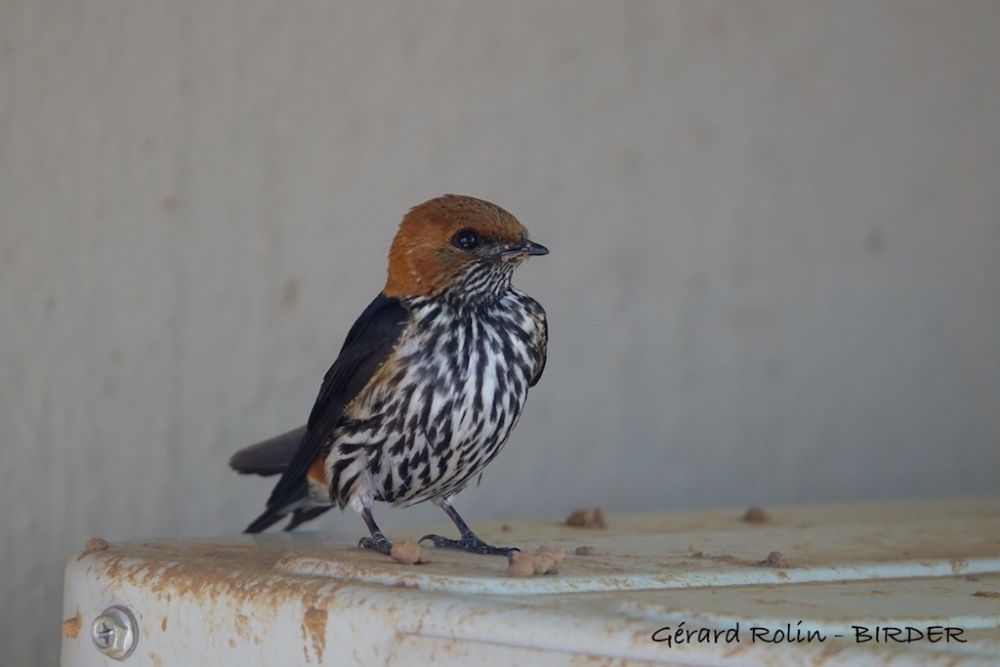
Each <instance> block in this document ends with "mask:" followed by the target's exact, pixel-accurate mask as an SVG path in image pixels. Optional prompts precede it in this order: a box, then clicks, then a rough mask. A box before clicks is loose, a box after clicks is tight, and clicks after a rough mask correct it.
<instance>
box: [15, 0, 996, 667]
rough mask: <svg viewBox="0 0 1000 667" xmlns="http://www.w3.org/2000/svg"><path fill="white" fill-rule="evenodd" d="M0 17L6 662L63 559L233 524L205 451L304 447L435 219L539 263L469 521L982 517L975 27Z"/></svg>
mask: <svg viewBox="0 0 1000 667" xmlns="http://www.w3.org/2000/svg"><path fill="white" fill-rule="evenodd" d="M0 15H2V19H0V306H2V337H0V372H2V378H3V381H2V382H0V424H2V428H3V430H2V433H3V442H2V449H0V475H2V478H0V507H2V508H3V519H2V524H0V562H2V563H3V571H2V575H0V577H2V586H0V594H2V598H0V602H2V605H0V609H3V612H2V613H0V615H2V617H3V620H4V622H3V623H2V624H0V643H2V644H0V645H2V651H3V655H4V658H3V662H4V663H5V664H11V665H15V664H16V665H28V664H46V663H48V664H52V663H54V662H55V660H56V645H57V642H58V638H59V632H58V622H59V620H60V618H59V598H60V586H61V581H60V579H61V576H62V566H63V563H64V562H65V561H66V560H67V558H68V557H69V556H70V554H71V553H72V552H73V551H74V550H76V549H78V548H79V547H81V546H82V544H83V542H84V541H85V539H86V538H88V537H90V536H92V535H101V536H104V537H107V538H109V539H125V538H133V539H134V538H146V537H153V536H192V535H206V534H232V533H235V532H238V531H239V530H240V529H241V528H242V527H243V526H244V524H245V523H246V522H247V521H248V520H249V519H251V518H252V517H253V516H254V515H255V514H256V512H257V511H258V509H259V508H260V506H261V504H262V503H263V501H264V498H265V496H266V494H267V491H268V489H269V482H267V481H262V480H258V479H241V478H238V477H236V476H235V475H233V474H231V473H230V472H229V471H228V470H227V469H226V465H225V462H226V459H227V457H228V455H229V454H230V452H232V451H233V450H234V449H236V448H237V447H239V446H240V445H243V444H246V443H249V442H251V441H254V440H255V439H258V438H260V437H263V436H267V435H270V434H273V433H275V432H277V431H279V430H282V429H284V428H286V427H290V426H294V425H296V424H298V423H300V422H301V421H302V420H303V419H304V417H305V415H306V413H307V412H308V410H309V407H310V405H311V402H312V400H313V398H314V395H315V392H316V390H317V388H318V386H319V382H320V379H321V377H322V375H323V373H324V372H325V370H326V368H327V366H328V364H329V363H330V361H331V360H332V359H333V356H334V355H335V354H336V352H337V350H338V348H339V345H340V343H341V340H342V338H343V336H344V334H345V332H346V330H347V328H348V326H349V325H350V324H351V322H352V320H353V318H354V317H355V316H356V315H357V314H358V313H359V312H360V310H361V309H362V308H363V307H364V306H365V305H366V304H367V303H368V301H369V300H370V299H371V298H372V297H373V296H374V294H375V293H376V292H377V291H378V290H379V288H380V287H381V283H382V280H383V271H384V254H385V251H386V249H387V247H388V244H389V241H390V239H391V237H392V234H393V232H394V228H395V225H396V223H397V222H398V219H399V217H400V215H401V214H402V212H403V211H404V210H405V209H406V208H407V207H409V206H410V205H412V204H415V203H417V202H419V201H421V200H423V199H426V198H428V197H430V196H433V195H437V194H440V193H443V192H460V193H468V194H476V195H480V196H483V197H486V198H489V199H492V200H495V201H497V202H499V203H501V204H502V205H504V206H506V207H507V208H509V209H510V210H511V211H513V212H514V213H515V214H517V215H519V216H520V217H521V218H522V220H523V221H524V222H525V223H526V224H527V225H528V227H529V228H530V229H531V230H532V231H533V233H534V235H535V237H536V238H537V239H538V240H539V241H542V242H543V243H546V244H548V245H549V246H550V247H551V248H552V250H553V252H552V255H551V256H549V257H547V258H543V259H539V260H535V261H532V262H531V263H530V264H529V265H528V266H527V267H526V268H524V269H523V270H522V271H521V273H520V275H519V276H518V283H519V285H520V286H521V287H522V288H524V289H525V290H527V291H529V292H530V293H531V294H533V295H534V296H536V297H537V298H538V299H539V300H540V301H541V302H542V303H543V304H544V305H545V307H546V308H547V309H548V312H549V315H550V321H551V334H552V340H551V356H550V360H549V366H548V370H547V373H546V376H545V378H544V380H543V381H542V383H541V384H540V385H539V386H538V387H537V389H536V390H535V391H534V392H533V394H532V396H531V400H529V403H528V409H527V413H526V415H525V417H524V419H523V420H522V422H521V425H520V427H519V428H518V430H517V431H516V432H515V435H514V437H513V439H512V441H511V443H510V445H509V447H508V449H507V450H505V451H504V453H503V455H502V456H501V457H500V458H499V459H498V461H497V462H496V463H495V465H494V466H493V467H492V468H491V469H490V470H489V472H488V474H487V476H486V478H485V481H484V483H483V485H482V487H480V488H478V489H474V490H471V491H470V492H467V493H466V494H465V495H464V496H463V497H461V498H460V499H459V503H458V504H459V507H461V508H462V509H464V510H465V512H466V514H467V515H468V517H469V518H470V519H471V520H472V521H473V522H475V521H476V520H481V519H484V518H487V517H511V516H532V515H540V514H541V515H561V514H564V513H565V512H567V511H568V510H570V509H572V508H575V507H577V506H580V505H584V504H600V505H603V506H604V507H605V508H608V509H610V510H614V511H624V510H653V509H666V508H687V507H696V506H697V507H701V506H718V505H736V506H741V505H744V504H746V503H749V502H758V503H765V504H772V503H793V502H802V501H836V500H847V499H852V500H853V499H874V498H887V497H903V496H935V495H944V494H982V493H995V492H997V491H998V490H1000V488H998V482H997V471H998V469H1000V261H998V255H1000V40H998V38H997V35H998V34H1000V3H998V2H995V1H992V0H983V1H981V2H936V1H927V2H919V1H917V0H899V1H897V2H883V1H878V2H876V1H872V0H858V1H855V2H836V3H834V2H823V1H820V0H817V1H815V2H801V1H799V0H789V1H787V2H737V1H732V2H627V3H626V2H622V3H617V4H616V3H608V2H600V3H597V2H595V3H581V2H489V3H467V2H431V3H426V2H421V3H411V2H405V1H402V0H401V1H399V2H377V3H363V2H351V3H332V2H300V3H285V2H276V1H275V2H269V1H264V0H239V1H236V0H233V1H231V2H210V3H207V2H197V1H195V0H188V1H183V2H132V1H127V0H121V1H117V2H116V1H93V2H86V3H84V2H55V1H47V0H43V1H33V2H28V1H23V2H18V1H14V0H0ZM379 515H380V516H381V518H382V520H383V521H384V522H385V523H386V524H388V525H390V526H391V525H393V524H396V525H398V523H399V522H401V521H421V522H426V521H428V520H432V519H433V520H436V519H437V518H438V516H437V514H436V511H434V510H433V508H428V509H427V510H425V509H417V510H414V511H412V512H409V513H400V512H395V511H392V510H383V511H382V512H380V513H379ZM321 527H322V528H323V529H324V530H330V531H334V532H335V533H337V534H339V535H344V536H352V537H356V536H358V535H360V534H361V533H362V532H363V527H362V524H361V523H360V522H359V521H358V520H357V518H355V517H353V516H346V515H345V516H332V517H331V518H330V519H327V520H324V521H322V522H321Z"/></svg>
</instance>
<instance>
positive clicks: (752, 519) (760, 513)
mask: <svg viewBox="0 0 1000 667" xmlns="http://www.w3.org/2000/svg"><path fill="white" fill-rule="evenodd" d="M740 518H742V519H743V520H744V521H746V522H747V523H767V522H768V521H770V520H771V517H769V516H768V515H767V512H765V511H764V508H762V507H757V506H756V505H751V506H750V507H748V508H747V511H746V512H744V513H743V516H742V517H740Z"/></svg>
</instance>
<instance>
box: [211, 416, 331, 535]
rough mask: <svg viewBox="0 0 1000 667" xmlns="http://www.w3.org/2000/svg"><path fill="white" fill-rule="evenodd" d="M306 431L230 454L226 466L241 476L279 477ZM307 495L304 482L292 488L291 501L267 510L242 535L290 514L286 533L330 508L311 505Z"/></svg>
mask: <svg viewBox="0 0 1000 667" xmlns="http://www.w3.org/2000/svg"><path fill="white" fill-rule="evenodd" d="M305 432H306V427H305V426H301V427H299V428H297V429H293V430H291V431H288V432H287V433H282V434H281V435H276V436H274V437H273V438H270V439H269V440H265V441H264V442H259V443H257V444H256V445H251V446H249V447H245V448H244V449H241V450H240V451H238V452H236V453H235V454H233V456H232V458H231V459H229V467H230V468H232V469H233V470H235V471H236V472H238V473H240V474H243V475H261V476H264V477H267V476H269V475H280V474H281V473H283V472H285V469H286V468H288V466H289V464H290V463H291V462H292V459H293V458H294V457H295V453H296V452H297V451H298V449H299V443H300V442H301V441H302V436H303V435H305ZM308 496H309V493H308V487H307V486H306V484H305V482H304V481H303V483H302V484H301V488H297V489H295V490H294V492H293V493H292V494H291V499H290V500H288V501H286V502H283V503H282V504H281V505H276V506H273V507H268V508H267V509H266V510H264V512H263V514H261V515H260V516H259V517H257V518H256V519H254V520H253V522H251V523H250V525H249V526H247V527H246V530H244V531H243V532H245V533H260V532H263V531H265V530H267V529H268V528H270V527H271V526H273V525H274V524H276V523H277V522H279V521H281V520H282V519H284V518H285V517H286V516H288V515H291V516H292V518H291V519H290V520H289V521H288V525H286V526H285V530H294V529H295V527H296V526H298V525H300V524H302V523H305V522H306V521H309V520H311V519H315V518H316V517H318V516H319V515H320V514H322V513H323V512H326V511H327V510H329V509H330V507H329V506H326V505H320V506H317V505H312V504H311V503H310V502H309V501H308Z"/></svg>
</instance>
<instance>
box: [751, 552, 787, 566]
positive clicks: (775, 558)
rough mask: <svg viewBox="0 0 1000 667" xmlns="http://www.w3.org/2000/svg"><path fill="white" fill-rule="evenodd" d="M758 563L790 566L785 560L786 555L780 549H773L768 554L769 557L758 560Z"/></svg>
mask: <svg viewBox="0 0 1000 667" xmlns="http://www.w3.org/2000/svg"><path fill="white" fill-rule="evenodd" d="M757 564H758V565H763V566H765V567H788V561H786V560H785V556H784V555H783V554H782V553H781V552H780V551H772V552H771V553H769V554H768V555H767V558H765V559H764V560H762V561H757Z"/></svg>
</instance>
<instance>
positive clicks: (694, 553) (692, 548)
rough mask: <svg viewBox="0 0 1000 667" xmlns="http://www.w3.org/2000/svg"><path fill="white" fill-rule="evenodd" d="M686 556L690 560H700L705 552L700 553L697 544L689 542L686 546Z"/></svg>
mask: <svg viewBox="0 0 1000 667" xmlns="http://www.w3.org/2000/svg"><path fill="white" fill-rule="evenodd" d="M688 555H689V556H690V557H691V558H701V557H702V556H704V555H705V552H704V551H702V550H701V547H699V546H698V545H697V544H695V543H694V542H691V543H690V544H688Z"/></svg>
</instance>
